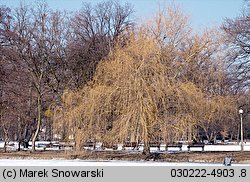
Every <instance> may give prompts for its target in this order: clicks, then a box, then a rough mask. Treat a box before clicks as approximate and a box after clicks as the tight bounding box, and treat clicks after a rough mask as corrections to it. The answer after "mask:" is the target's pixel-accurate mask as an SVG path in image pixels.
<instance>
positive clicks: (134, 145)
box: [122, 142, 139, 150]
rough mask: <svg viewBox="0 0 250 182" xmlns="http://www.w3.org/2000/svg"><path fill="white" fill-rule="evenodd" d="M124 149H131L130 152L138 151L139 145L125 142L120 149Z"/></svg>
mask: <svg viewBox="0 0 250 182" xmlns="http://www.w3.org/2000/svg"><path fill="white" fill-rule="evenodd" d="M126 147H130V148H132V150H138V149H139V143H138V142H125V143H124V144H123V146H122V149H123V150H125V148H126Z"/></svg>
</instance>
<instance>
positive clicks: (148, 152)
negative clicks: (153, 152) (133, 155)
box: [142, 141, 150, 155]
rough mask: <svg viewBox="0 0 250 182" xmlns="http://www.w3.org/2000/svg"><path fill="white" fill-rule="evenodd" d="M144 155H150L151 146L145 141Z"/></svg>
mask: <svg viewBox="0 0 250 182" xmlns="http://www.w3.org/2000/svg"><path fill="white" fill-rule="evenodd" d="M142 154H144V155H148V154H150V145H149V141H145V142H144V147H143V152H142Z"/></svg>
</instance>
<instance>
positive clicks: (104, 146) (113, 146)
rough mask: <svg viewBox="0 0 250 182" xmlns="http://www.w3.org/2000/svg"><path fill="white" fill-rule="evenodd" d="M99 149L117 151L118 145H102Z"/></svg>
mask: <svg viewBox="0 0 250 182" xmlns="http://www.w3.org/2000/svg"><path fill="white" fill-rule="evenodd" d="M101 148H102V150H105V149H113V150H117V149H118V145H116V144H108V143H102V145H101Z"/></svg>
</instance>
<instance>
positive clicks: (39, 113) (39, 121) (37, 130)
mask: <svg viewBox="0 0 250 182" xmlns="http://www.w3.org/2000/svg"><path fill="white" fill-rule="evenodd" d="M41 108H42V102H41V96H40V95H39V96H38V98H37V126H36V131H35V134H34V136H33V138H32V151H35V150H36V149H35V142H36V139H37V136H38V134H39V131H40V127H41V123H42V120H41Z"/></svg>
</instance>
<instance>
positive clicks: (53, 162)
mask: <svg viewBox="0 0 250 182" xmlns="http://www.w3.org/2000/svg"><path fill="white" fill-rule="evenodd" d="M0 166H223V164H222V163H187V162H185V163H184V162H180V163H178V162H154V161H86V160H78V159H76V160H58V159H53V160H33V159H30V160H21V159H20V160H18V159H0ZM232 166H250V164H232Z"/></svg>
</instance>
